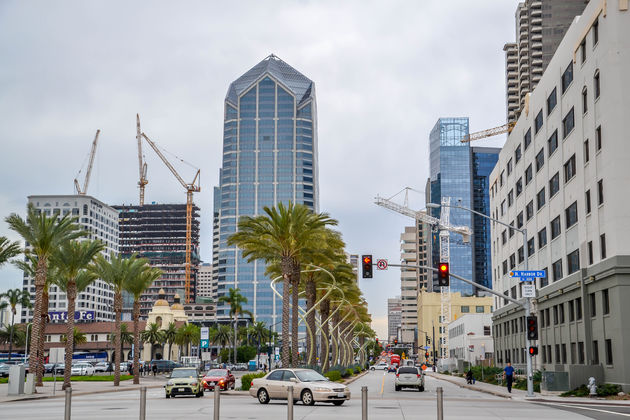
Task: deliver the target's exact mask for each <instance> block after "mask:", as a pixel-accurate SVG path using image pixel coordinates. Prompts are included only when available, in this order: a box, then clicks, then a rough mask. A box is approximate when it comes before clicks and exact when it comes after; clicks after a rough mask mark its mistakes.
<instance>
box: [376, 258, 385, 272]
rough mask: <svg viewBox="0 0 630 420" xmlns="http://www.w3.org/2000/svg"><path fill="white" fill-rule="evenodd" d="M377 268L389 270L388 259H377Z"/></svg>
mask: <svg viewBox="0 0 630 420" xmlns="http://www.w3.org/2000/svg"><path fill="white" fill-rule="evenodd" d="M376 268H378V269H379V270H387V260H377V261H376Z"/></svg>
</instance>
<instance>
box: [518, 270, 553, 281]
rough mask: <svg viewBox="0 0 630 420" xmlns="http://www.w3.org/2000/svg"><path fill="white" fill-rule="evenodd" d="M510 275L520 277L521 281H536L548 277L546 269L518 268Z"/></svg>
mask: <svg viewBox="0 0 630 420" xmlns="http://www.w3.org/2000/svg"><path fill="white" fill-rule="evenodd" d="M510 277H519V278H520V279H521V281H534V280H535V279H544V278H545V277H547V273H546V271H545V270H517V271H510Z"/></svg>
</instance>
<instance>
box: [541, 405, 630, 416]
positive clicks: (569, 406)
mask: <svg viewBox="0 0 630 420" xmlns="http://www.w3.org/2000/svg"><path fill="white" fill-rule="evenodd" d="M542 404H545V405H557V406H560V407H567V408H577V409H580V410H590V411H599V412H600V413H608V414H615V415H617V416H623V417H630V414H626V413H617V412H616V411H610V410H601V409H598V408H590V407H583V406H581V405H574V404H562V403H549V402H545V403H542Z"/></svg>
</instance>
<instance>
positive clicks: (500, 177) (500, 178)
mask: <svg viewBox="0 0 630 420" xmlns="http://www.w3.org/2000/svg"><path fill="white" fill-rule="evenodd" d="M504 174H505V171H501V176H499V184H500V186H501V187H502V186H503V175H504Z"/></svg>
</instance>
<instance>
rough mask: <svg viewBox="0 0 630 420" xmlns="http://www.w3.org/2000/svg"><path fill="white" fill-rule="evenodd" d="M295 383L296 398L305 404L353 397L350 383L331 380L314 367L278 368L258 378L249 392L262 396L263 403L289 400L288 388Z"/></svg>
mask: <svg viewBox="0 0 630 420" xmlns="http://www.w3.org/2000/svg"><path fill="white" fill-rule="evenodd" d="M289 385H293V399H294V400H296V401H297V400H300V401H302V404H304V405H313V404H315V403H316V402H327V403H333V404H334V405H341V404H343V403H344V402H345V401H346V400H349V399H350V390H349V389H348V387H347V386H345V385H343V384H339V383H336V382H331V381H330V380H328V378H326V377H324V376H322V375H321V374H319V373H317V372H316V371H314V370H312V369H276V370H274V371H271V372H269V374H267V375H266V376H265V377H263V378H256V379H254V380H253V381H252V386H251V388H249V395H251V396H252V397H255V398H257V399H258V402H260V403H261V404H267V403H268V402H269V401H270V400H274V399H276V400H286V399H287V396H288V390H287V387H288V386H289Z"/></svg>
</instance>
